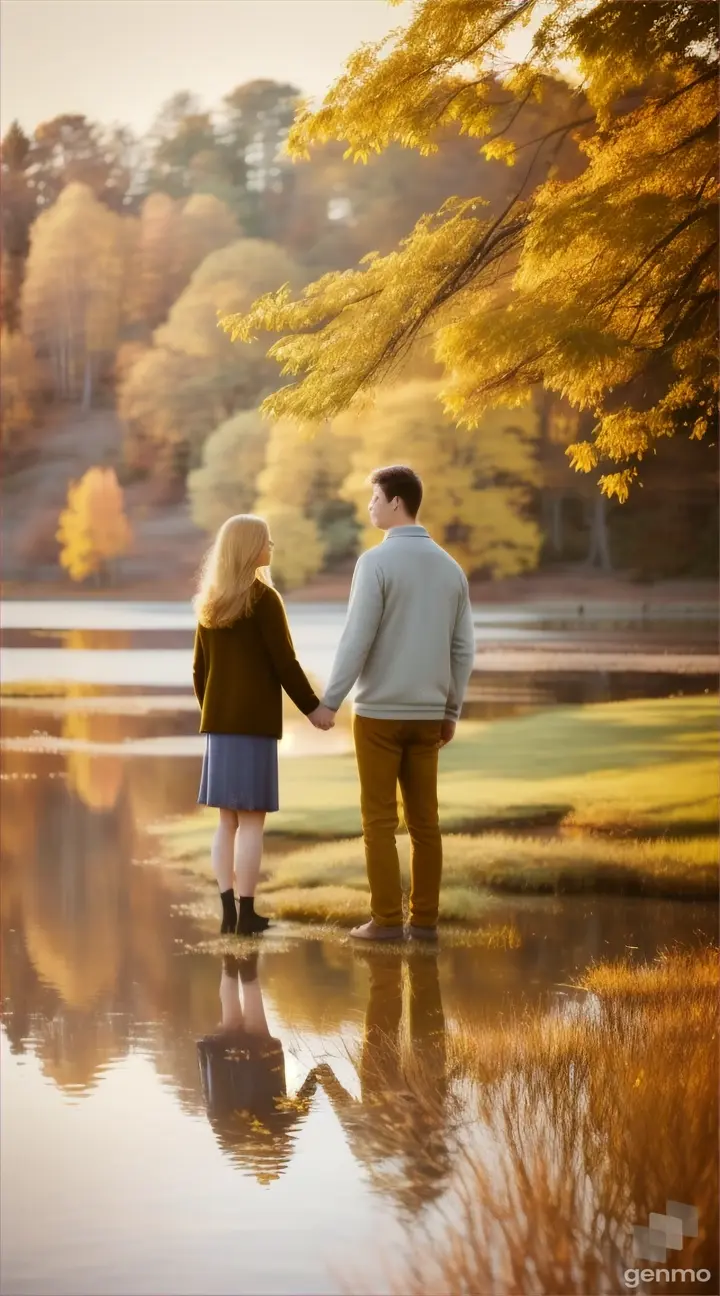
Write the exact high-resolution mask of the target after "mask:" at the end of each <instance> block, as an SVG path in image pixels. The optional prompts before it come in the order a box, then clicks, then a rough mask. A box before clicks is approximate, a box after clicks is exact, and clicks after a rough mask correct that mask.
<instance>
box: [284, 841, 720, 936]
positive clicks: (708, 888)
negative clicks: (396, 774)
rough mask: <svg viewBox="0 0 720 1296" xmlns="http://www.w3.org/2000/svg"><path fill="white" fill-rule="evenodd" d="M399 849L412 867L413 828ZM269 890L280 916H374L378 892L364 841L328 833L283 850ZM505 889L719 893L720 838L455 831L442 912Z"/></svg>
mask: <svg viewBox="0 0 720 1296" xmlns="http://www.w3.org/2000/svg"><path fill="white" fill-rule="evenodd" d="M400 857H401V861H402V864H403V873H404V875H405V876H406V877H407V860H408V840H407V838H406V837H405V838H402V839H401V840H400ZM261 890H262V892H263V906H264V908H265V909H267V911H268V912H272V913H273V914H275V915H276V916H277V917H283V918H293V919H298V920H301V921H307V920H312V919H317V920H324V921H330V922H336V923H340V924H345V923H350V922H354V921H357V920H358V919H359V918H362V917H363V916H365V917H366V916H367V912H368V901H369V895H368V890H367V878H366V872H365V858H364V853H363V846H362V841H360V840H358V839H357V838H352V839H350V840H346V841H338V842H322V843H319V844H317V845H314V846H309V847H303V848H301V849H300V850H297V851H292V852H291V853H290V854H288V855H286V856H284V857H282V856H279V857H278V858H277V859H276V860H274V861H273V862H272V863H271V866H270V869H269V876H268V877H267V878H266V879H265V881H264V882H263V883H262V884H261ZM492 893H496V894H495V895H493V894H492ZM497 893H515V894H523V893H535V894H542V893H549V894H581V893H595V894H599V895H602V894H623V895H643V896H648V897H654V898H674V899H683V900H691V899H692V900H711V899H713V898H715V897H716V896H717V893H718V864H717V843H716V842H715V841H714V840H713V839H712V838H691V839H689V840H683V839H673V840H671V841H662V840H661V841H645V842H634V841H632V842H626V841H624V842H614V841H607V840H603V839H602V838H597V837H585V836H572V837H560V838H557V839H551V840H548V839H542V838H533V837H523V838H517V837H515V838H514V837H512V836H510V835H508V834H505V833H488V834H481V835H478V836H469V835H450V836H448V837H446V839H445V867H444V873H443V888H442V892H441V898H440V914H441V918H443V919H444V920H445V921H448V922H450V921H456V922H474V921H477V920H479V919H482V918H485V917H487V916H488V915H489V913H490V914H491V913H492V909H493V907H494V905H495V904H497Z"/></svg>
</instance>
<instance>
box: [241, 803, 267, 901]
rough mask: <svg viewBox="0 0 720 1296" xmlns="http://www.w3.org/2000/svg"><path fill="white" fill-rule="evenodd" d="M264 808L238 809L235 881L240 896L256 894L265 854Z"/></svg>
mask: <svg viewBox="0 0 720 1296" xmlns="http://www.w3.org/2000/svg"><path fill="white" fill-rule="evenodd" d="M264 828H265V811H264V810H238V811H237V832H236V833H235V882H236V885H237V893H238V895H239V896H246V897H250V896H254V895H255V888H256V887H257V883H258V878H259V876H260V866H261V864H262V854H263V830H264Z"/></svg>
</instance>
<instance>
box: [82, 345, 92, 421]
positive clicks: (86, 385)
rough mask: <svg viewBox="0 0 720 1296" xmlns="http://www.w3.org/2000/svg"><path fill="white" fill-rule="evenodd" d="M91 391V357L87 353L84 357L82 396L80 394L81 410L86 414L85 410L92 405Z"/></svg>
mask: <svg viewBox="0 0 720 1296" xmlns="http://www.w3.org/2000/svg"><path fill="white" fill-rule="evenodd" d="M92 390H93V381H92V356H91V355H90V353H89V352H88V354H87V355H86V356H85V373H84V376H83V394H82V408H83V410H84V411H85V412H87V410H89V409H90V407H91V405H92Z"/></svg>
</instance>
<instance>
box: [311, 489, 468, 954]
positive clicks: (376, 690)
mask: <svg viewBox="0 0 720 1296" xmlns="http://www.w3.org/2000/svg"><path fill="white" fill-rule="evenodd" d="M370 481H371V482H372V485H373V493H372V499H371V500H370V504H369V506H368V511H369V513H370V519H371V521H372V522H373V524H374V525H375V526H376V527H379V529H380V530H381V531H384V532H385V537H384V539H383V542H382V544H379V545H378V546H377V547H376V548H374V549H370V550H369V551H368V552H367V553H364V554H363V555H362V556H361V557H360V558H359V559H358V562H357V565H356V567H355V572H354V575H353V581H352V586H351V589H350V601H349V604H348V612H347V620H346V622H345V627H344V629H343V633H342V637H341V639H340V645H339V647H338V651H337V655H336V657H335V662H334V664H333V669H332V674H331V676H330V682H329V683H328V686H327V689H326V691H325V696H324V698H323V704H322V706H323V708H324V710H320V711H319V713H318V718H319V719H320V720H323V721H326V722H327V723H328V724H329V723H331V722H332V720H333V717H334V713H335V711H337V709H338V707H339V706H340V704H341V702H342V701H343V698H345V697H346V695H347V694H348V693H349V691H350V689H351V688H352V686H353V684H354V683H355V681H356V680H357V681H358V689H357V694H356V697H355V703H354V716H353V738H354V741H355V753H356V757H357V764H358V773H359V775H360V809H361V815H362V827H363V838H364V841H365V859H366V862H367V871H368V879H369V882H370V897H371V915H372V916H371V918H370V921H369V922H366V923H363V925H362V926H360V927H355V928H353V930H352V932H351V935H352V936H354V937H356V938H357V939H360V940H397V939H399V938H402V936H403V934H404V933H403V925H402V924H403V913H402V890H401V884H400V865H399V861H398V853H397V845H396V842H395V832H396V830H397V827H398V815H397V785H398V782H399V784H400V792H401V794H402V803H403V810H404V814H405V822H406V824H407V829H408V834H409V836H410V842H411V857H410V858H411V863H410V878H411V889H410V927H409V932H408V934H409V936H410V937H412V938H415V939H430V940H432V939H434V938H435V937H436V936H437V918H438V904H439V895H440V875H441V872H442V839H441V836H440V825H439V820H438V799H437V771H438V751H439V749H440V747H441V746H443V745H444V744H445V743H448V742H450V740H451V739H452V737H453V735H454V733H455V725H456V722H457V719H458V716H459V714H460V707H461V705H462V700H463V696H464V693H465V689H466V688H467V683H468V680H469V678H470V672H471V670H472V665H473V659H474V654H475V636H474V632H473V621H472V611H471V607H470V596H469V592H468V583H467V580H466V579H465V575H464V573H463V571H462V569H461V568H460V567H459V566H458V564H457V563H456V562H455V560H454V559H453V558H451V557H450V555H449V554H447V553H446V552H445V550H444V549H441V547H440V545H438V544H436V543H435V541H434V540H432V539H431V537H430V535H429V534H428V532H427V531H426V530H425V527H423V526H420V525H419V524H418V522H417V520H416V519H417V514H418V511H419V508H420V504H421V501H422V482H421V481H420V478H419V477H418V475H417V473H415V472H413V470H412V468H407V467H404V466H402V465H395V466H394V467H389V468H378V469H377V470H376V471H375V472H374V473H372V475H371V477H370Z"/></svg>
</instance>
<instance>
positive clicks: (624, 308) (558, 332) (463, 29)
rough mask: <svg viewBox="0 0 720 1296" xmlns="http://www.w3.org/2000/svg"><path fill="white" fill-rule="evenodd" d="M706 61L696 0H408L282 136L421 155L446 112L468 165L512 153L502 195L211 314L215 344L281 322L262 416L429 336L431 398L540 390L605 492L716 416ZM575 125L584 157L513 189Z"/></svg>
mask: <svg viewBox="0 0 720 1296" xmlns="http://www.w3.org/2000/svg"><path fill="white" fill-rule="evenodd" d="M533 17H535V20H536V26H535V30H534V34H533V36H532V39H531V42H530V51H529V53H528V56H527V57H526V58H525V59H524V60H523V61H522V62H519V63H518V62H517V61H516V62H514V63H512V62H511V61H510V60H509V57H508V51H507V48H506V42H507V39H508V37H510V36H512V35H513V34H514V33H515V32H516V31H518V30H519V29H520V27H521V26H522V27H525V26H526V25H527V23H528V22H529V20H530V19H532V18H533ZM563 61H564V62H565V63H566V64H570V65H571V66H572V67H574V68H575V69H576V70H577V72H578V74H579V77H580V78H581V80H582V95H581V94H580V92H579V91H578V94H577V96H576V101H575V104H574V105H572V107H573V111H569V112H568V113H567V114H566V116H565V119H564V121H563V122H562V123H560V124H558V125H554V126H553V127H552V128H551V129H550V130H544V131H543V132H542V133H541V134H540V137H539V138H538V139H537V140H535V141H531V140H527V141H526V142H525V143H524V144H523V146H522V147H520V146H518V145H517V144H516V143H515V142H514V140H513V138H512V137H511V127H512V125H513V123H516V122H517V120H518V117H519V115H520V114H522V113H523V112H524V111H526V109H527V107H528V105H530V104H532V103H533V100H537V98H538V96H541V95H542V94H543V93H544V92H545V91H546V88H547V83H548V77H552V76H554V75H555V69H556V68H557V66H558V63H561V62H563ZM500 62H502V64H504V65H505V66H507V70H506V71H505V72H504V73H503V74H502V75H501V76H500V84H501V86H502V90H503V92H504V94H503V97H502V98H498V96H497V95H496V93H495V88H496V86H497V83H498V74H497V69H498V66H499V65H500ZM717 63H718V28H717V22H716V15H715V12H714V9H713V8H712V6H710V5H703V4H682V5H678V4H677V3H670V2H669V0H660V2H659V3H636V4H626V3H620V2H619V0H598V3H596V4H593V5H570V6H568V5H567V3H565V0H551V3H549V4H544V5H541V4H540V3H539V0H420V2H419V3H418V4H417V5H416V6H415V8H414V10H413V12H412V15H411V16H410V19H409V21H408V24H407V26H406V28H405V29H404V30H401V31H399V32H397V33H395V34H394V35H393V36H391V37H388V39H387V41H384V42H381V43H380V44H379V45H377V46H374V47H364V48H363V49H362V50H361V51H360V52H359V53H358V54H356V55H355V56H354V57H353V58H352V59H351V60H350V63H349V64H348V68H347V70H346V73H345V75H344V76H343V77H342V78H341V79H340V80H339V81H338V82H337V83H336V85H335V86H334V87H333V89H332V90H331V91H330V92H329V94H328V95H327V96H326V98H325V101H324V103H323V104H322V106H321V107H320V108H319V109H318V110H317V111H312V110H311V109H310V108H306V109H305V110H303V111H302V112H301V113H300V115H299V117H298V119H297V121H296V123H295V125H294V126H293V128H292V130H291V133H290V138H289V145H290V149H291V151H292V152H293V154H294V155H295V156H302V155H304V154H306V153H307V152H308V150H309V149H310V148H311V147H312V146H315V145H317V144H322V143H324V142H326V141H328V140H339V141H342V142H344V144H345V145H346V148H347V153H348V155H349V156H350V157H352V158H354V159H355V160H360V161H364V160H365V159H366V158H367V157H369V155H370V154H371V153H372V152H382V151H383V150H384V149H387V148H389V147H390V146H391V145H392V144H393V143H399V144H401V145H402V146H403V147H406V148H414V149H417V150H419V151H420V152H421V153H426V154H427V153H432V152H434V151H435V150H436V149H437V148H438V139H439V137H440V132H441V131H442V129H443V128H445V127H447V126H450V125H452V124H453V123H457V124H459V125H460V128H461V130H462V131H463V132H464V133H465V134H466V135H469V136H470V137H471V138H474V139H477V140H478V141H479V148H480V150H481V151H482V153H483V154H484V156H485V157H486V158H488V159H492V158H496V159H499V160H501V161H505V162H507V163H508V164H510V165H515V166H516V167H517V170H518V183H517V187H516V191H515V194H514V195H513V196H512V197H511V198H510V199H509V201H508V202H507V203H506V205H505V207H504V209H503V210H502V211H501V212H500V213H499V214H497V215H492V216H487V217H486V216H485V215H484V211H483V207H484V194H483V193H482V191H479V192H478V193H477V195H475V196H474V197H472V198H459V197H457V196H452V195H448V199H447V201H446V202H445V203H444V204H443V206H442V207H440V209H439V210H438V211H437V212H435V213H434V214H433V215H428V216H425V217H423V218H422V219H421V220H420V221H418V223H417V225H416V226H415V228H414V230H413V232H412V233H411V235H410V236H409V237H408V238H407V239H405V240H403V241H402V242H401V243H400V245H399V246H398V247H397V249H396V250H394V251H393V252H391V253H390V254H389V255H387V256H375V257H371V258H369V259H366V261H365V264H364V265H362V266H361V267H360V268H359V269H356V270H350V271H347V272H345V273H343V274H334V275H330V276H326V277H325V278H324V279H322V280H320V281H319V282H318V283H316V284H313V285H311V286H310V287H309V288H308V289H306V290H305V292H304V294H303V295H302V296H301V297H299V298H294V297H293V295H292V293H291V292H290V291H289V290H288V289H287V288H284V289H282V290H281V291H279V292H277V293H275V294H273V295H271V296H270V297H265V298H263V299H260V300H259V301H258V303H256V305H255V306H254V308H253V310H252V311H250V312H248V313H246V314H245V315H242V314H239V313H238V314H236V315H235V316H229V317H228V318H227V320H226V321H225V325H226V327H227V328H228V331H229V332H230V333H231V335H232V336H233V337H242V338H248V337H253V336H255V334H256V333H257V332H258V330H260V329H267V330H269V331H271V332H273V333H278V332H286V333H289V336H286V337H284V338H282V339H281V340H280V341H279V342H276V343H275V344H274V345H273V347H272V354H273V355H274V357H275V359H276V360H277V361H279V363H280V365H281V368H282V372H283V374H285V375H289V376H290V377H292V378H293V379H295V381H294V382H292V383H290V384H288V385H287V386H284V387H282V388H281V389H280V391H279V392H277V393H276V394H274V395H273V396H271V397H270V398H268V399H267V401H266V402H265V405H264V408H265V409H266V411H268V412H269V413H270V414H271V415H272V416H273V417H275V418H279V417H282V416H284V415H290V416H292V417H294V418H296V419H299V420H305V421H309V422H320V421H322V420H323V419H325V418H328V417H332V416H333V415H335V414H337V413H338V412H339V411H340V410H343V409H346V408H348V407H349V406H350V404H351V403H352V402H353V401H354V400H355V399H356V397H357V396H358V394H362V393H363V392H366V391H367V390H368V389H369V388H371V387H373V386H374V385H376V384H377V383H378V382H379V381H380V380H381V379H382V378H383V377H384V376H386V375H387V374H388V373H389V372H390V371H391V370H392V368H393V366H394V365H395V364H396V363H397V361H398V359H399V358H400V357H402V355H403V354H404V353H405V352H406V350H407V348H408V347H409V346H410V345H411V344H412V342H413V340H414V339H415V338H416V337H417V336H418V335H419V334H420V333H427V332H431V333H432V335H433V337H434V346H435V352H436V355H437V357H438V358H439V359H440V360H441V362H442V363H443V365H444V368H445V374H446V378H445V382H444V386H443V400H444V403H445V407H446V409H447V411H448V412H449V413H450V414H452V415H453V416H454V417H455V418H456V419H457V420H458V421H459V422H460V423H461V424H462V425H463V426H464V427H466V428H468V429H472V428H476V427H479V425H480V423H481V421H482V419H483V418H484V416H485V414H486V412H487V411H488V410H489V409H490V408H492V407H493V406H494V405H498V404H503V405H505V406H508V407H513V406H515V405H517V404H520V403H522V402H524V401H526V400H527V398H528V395H529V393H530V391H531V390H532V389H533V388H535V387H537V386H538V385H542V386H543V387H544V388H545V389H546V390H548V391H550V392H554V393H557V394H558V395H561V396H563V397H565V398H567V399H568V400H569V401H570V402H571V403H572V405H573V406H574V407H575V409H577V410H578V411H580V412H583V413H588V414H589V415H590V416H591V419H592V429H591V432H590V434H589V435H588V436H587V437H585V438H583V439H582V440H580V441H577V442H573V443H571V444H570V445H569V446H568V447H567V452H568V455H569V456H570V459H571V461H572V464H573V466H574V467H575V468H576V469H578V470H580V471H585V472H593V471H595V470H596V469H597V468H598V467H602V468H603V469H606V471H604V472H603V474H602V475H601V477H600V478H599V482H600V485H601V488H602V489H603V490H604V491H605V492H606V493H607V494H609V495H613V494H614V495H617V496H618V498H620V499H624V498H625V497H626V495H627V492H628V489H629V486H630V483H631V481H632V478H633V477H634V476H635V475H636V474H637V472H638V465H639V464H640V463H641V461H642V460H643V459H644V458H645V457H646V456H647V455H648V454H650V453H652V452H653V451H655V450H656V449H657V447H658V445H660V444H661V443H662V441H663V439H665V438H667V437H670V436H673V435H675V434H680V435H683V436H686V437H693V438H701V437H702V436H704V435H705V434H706V432H707V429H708V427H709V426H710V425H711V422H712V420H713V418H714V417H715V414H716V411H717V274H716V260H717V175H716V148H717V100H716V85H715V82H716V78H717ZM587 105H589V110H588V108H587ZM573 134H574V135H575V137H576V139H577V140H578V143H579V144H580V146H581V147H582V149H583V151H584V153H585V155H586V159H587V164H586V166H585V168H584V170H583V171H582V172H581V173H580V174H579V175H576V176H574V177H572V178H569V179H562V178H560V177H557V176H552V175H551V176H550V178H548V179H547V180H546V181H545V182H544V183H542V184H540V185H538V186H537V187H536V188H535V189H534V190H533V192H532V193H531V194H530V195H529V196H523V195H524V192H525V191H524V185H525V181H526V178H527V176H528V174H529V171H530V169H531V168H532V167H533V166H535V167H537V163H538V158H539V157H540V156H544V157H545V158H548V159H549V160H552V157H553V155H554V152H555V150H556V148H557V146H558V142H559V141H561V140H562V139H563V138H566V137H568V136H571V135H573ZM608 470H609V471H608Z"/></svg>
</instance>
